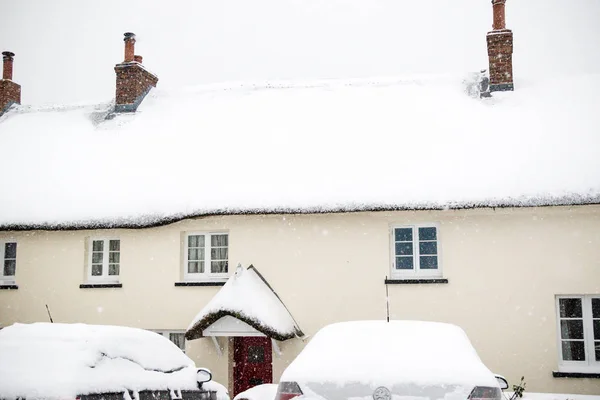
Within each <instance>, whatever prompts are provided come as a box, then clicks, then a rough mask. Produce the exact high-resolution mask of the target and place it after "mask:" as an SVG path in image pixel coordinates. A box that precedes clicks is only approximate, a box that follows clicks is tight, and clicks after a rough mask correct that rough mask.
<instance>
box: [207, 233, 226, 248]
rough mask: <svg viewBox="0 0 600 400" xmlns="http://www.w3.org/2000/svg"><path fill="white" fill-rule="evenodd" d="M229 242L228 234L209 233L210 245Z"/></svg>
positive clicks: (217, 245)
mask: <svg viewBox="0 0 600 400" xmlns="http://www.w3.org/2000/svg"><path fill="white" fill-rule="evenodd" d="M228 244H229V237H228V235H211V237H210V245H211V246H216V247H219V246H227V245H228Z"/></svg>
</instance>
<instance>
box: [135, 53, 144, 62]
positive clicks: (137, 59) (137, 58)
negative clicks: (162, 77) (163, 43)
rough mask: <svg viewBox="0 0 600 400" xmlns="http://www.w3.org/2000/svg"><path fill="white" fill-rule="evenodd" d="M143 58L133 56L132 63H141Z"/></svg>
mask: <svg viewBox="0 0 600 400" xmlns="http://www.w3.org/2000/svg"><path fill="white" fill-rule="evenodd" d="M142 60H143V57H142V56H138V55H137V54H136V55H135V56H133V61H135V62H137V63H140V64H141V63H142Z"/></svg>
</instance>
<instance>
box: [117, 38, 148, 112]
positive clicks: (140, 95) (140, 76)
mask: <svg viewBox="0 0 600 400" xmlns="http://www.w3.org/2000/svg"><path fill="white" fill-rule="evenodd" d="M123 40H124V41H125V59H124V60H123V62H122V63H120V64H117V65H115V72H116V74H117V92H116V99H115V111H116V112H134V111H135V110H137V108H138V106H139V105H140V103H141V102H142V100H144V97H146V95H147V94H148V92H149V91H150V89H152V88H153V87H156V83H157V82H158V78H157V77H156V75H154V74H153V73H151V72H150V71H148V70H147V69H145V68H144V67H143V66H142V56H138V55H135V35H134V34H133V33H131V32H127V33H125V38H124V39H123Z"/></svg>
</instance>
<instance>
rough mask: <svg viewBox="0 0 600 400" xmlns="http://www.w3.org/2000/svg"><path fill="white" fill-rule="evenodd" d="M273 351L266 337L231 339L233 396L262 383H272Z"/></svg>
mask: <svg viewBox="0 0 600 400" xmlns="http://www.w3.org/2000/svg"><path fill="white" fill-rule="evenodd" d="M272 362H273V351H272V349H271V339H269V338H266V337H236V338H234V339H233V395H234V396H235V395H237V394H238V393H241V392H243V391H244V390H247V389H250V388H251V387H254V386H256V385H261V384H263V383H273V364H272Z"/></svg>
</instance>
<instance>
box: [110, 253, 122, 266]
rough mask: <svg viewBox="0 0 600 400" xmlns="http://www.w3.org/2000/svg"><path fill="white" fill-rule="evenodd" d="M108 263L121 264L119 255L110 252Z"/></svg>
mask: <svg viewBox="0 0 600 400" xmlns="http://www.w3.org/2000/svg"><path fill="white" fill-rule="evenodd" d="M108 262H109V263H117V264H118V263H120V262H121V253H116V252H110V253H108Z"/></svg>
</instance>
